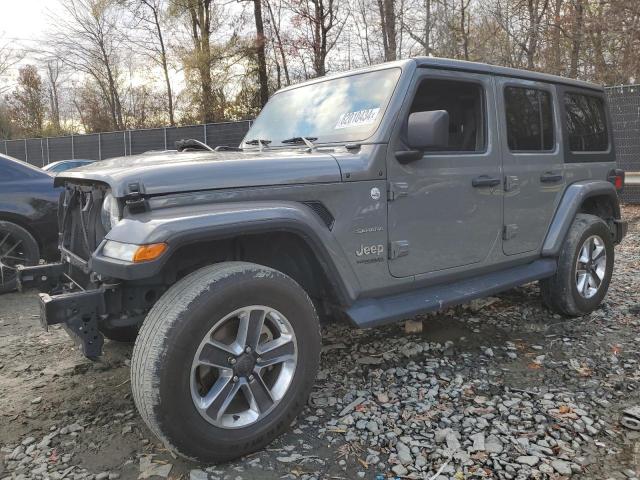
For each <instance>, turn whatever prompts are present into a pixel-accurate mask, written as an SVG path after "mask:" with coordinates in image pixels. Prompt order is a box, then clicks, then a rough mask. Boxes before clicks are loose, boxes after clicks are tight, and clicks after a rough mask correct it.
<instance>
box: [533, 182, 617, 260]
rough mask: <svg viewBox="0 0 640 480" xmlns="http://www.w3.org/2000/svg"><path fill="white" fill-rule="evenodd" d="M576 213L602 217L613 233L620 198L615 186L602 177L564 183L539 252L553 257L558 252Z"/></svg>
mask: <svg viewBox="0 0 640 480" xmlns="http://www.w3.org/2000/svg"><path fill="white" fill-rule="evenodd" d="M578 213H589V214H592V215H596V216H598V217H600V218H602V219H603V220H604V221H605V222H607V225H609V228H610V229H611V232H612V234H613V235H615V228H616V227H615V222H614V221H615V220H619V219H620V202H619V200H618V194H617V192H616V189H615V187H614V186H613V185H612V184H611V183H609V182H607V181H604V180H596V181H581V182H576V183H573V184H571V185H569V186H568V187H567V189H566V190H565V193H564V195H563V197H562V199H561V201H560V204H559V205H558V208H557V209H556V212H555V215H554V217H553V220H552V222H551V225H550V227H549V230H548V232H547V236H546V238H545V241H544V243H543V245H542V255H543V256H546V257H554V256H557V255H558V254H559V253H560V249H561V248H562V244H563V242H564V239H565V238H566V236H567V232H568V231H569V228H570V227H571V223H572V222H573V219H574V218H575V216H576V214H578Z"/></svg>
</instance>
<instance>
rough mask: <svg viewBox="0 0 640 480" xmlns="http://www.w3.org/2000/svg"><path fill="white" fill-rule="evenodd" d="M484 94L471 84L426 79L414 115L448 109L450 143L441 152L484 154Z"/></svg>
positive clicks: (415, 99) (477, 85)
mask: <svg viewBox="0 0 640 480" xmlns="http://www.w3.org/2000/svg"><path fill="white" fill-rule="evenodd" d="M483 105H484V92H483V89H482V86H480V85H479V84H477V83H471V82H458V81H451V80H435V79H430V80H424V81H423V82H422V83H421V84H420V87H419V88H418V91H417V92H416V96H415V98H414V99H413V103H412V104H411V113H414V112H426V111H430V110H446V111H447V112H448V113H449V144H448V146H447V147H445V148H439V149H438V150H439V151H443V150H444V151H447V152H482V151H484V149H485V115H484V108H483Z"/></svg>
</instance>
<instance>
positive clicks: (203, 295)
mask: <svg viewBox="0 0 640 480" xmlns="http://www.w3.org/2000/svg"><path fill="white" fill-rule="evenodd" d="M607 111H608V110H607V107H606V102H605V98H604V94H603V89H602V88H600V87H599V86H596V85H592V84H589V83H584V82H579V81H574V80H568V79H565V78H560V77H554V76H549V75H543V74H539V73H531V72H526V71H520V70H513V69H508V68H500V67H494V66H489V65H483V64H476V63H468V62H459V61H452V60H442V59H432V58H415V59H410V60H406V61H398V62H394V63H387V64H383V65H379V66H376V67H373V68H368V69H364V70H358V71H352V72H346V73H342V74H339V75H335V76H332V77H326V78H318V79H315V80H311V81H309V82H306V83H303V84H300V85H295V86H292V87H288V88H285V89H283V90H281V91H279V92H277V93H276V94H275V95H273V97H272V98H271V100H270V101H269V103H268V104H267V106H266V107H265V108H264V110H263V111H262V113H261V114H260V115H259V117H258V118H257V120H256V121H255V123H254V124H253V126H252V127H251V129H250V131H249V132H248V133H247V135H246V137H245V139H244V140H243V141H242V143H241V145H240V146H239V147H226V148H218V149H216V151H202V150H200V151H193V149H192V148H186V149H184V150H183V151H177V152H160V153H152V154H144V155H139V156H134V157H126V158H116V159H113V160H109V161H103V162H99V163H94V164H92V165H89V166H86V167H83V168H81V169H79V170H75V171H69V172H64V173H63V174H61V175H59V176H58V177H57V178H56V182H57V183H58V184H59V185H64V189H65V193H64V195H63V198H62V199H61V204H60V213H59V216H60V232H61V233H60V243H59V247H60V251H61V261H60V262H59V263H54V264H49V265H42V266H36V267H23V268H21V269H20V271H19V281H20V283H21V285H22V286H23V287H28V286H34V287H37V288H39V289H40V291H42V292H44V293H42V294H41V295H40V303H41V320H42V324H43V325H44V327H45V328H46V327H47V326H48V325H52V324H58V323H60V324H62V325H63V326H64V328H65V329H66V330H67V331H68V332H69V334H70V335H71V337H73V339H74V340H75V341H76V342H77V343H78V345H79V346H80V348H81V349H82V351H83V352H84V354H85V355H87V356H88V357H96V356H98V355H100V354H101V351H102V346H103V337H107V338H110V339H114V340H123V341H133V340H134V339H135V346H134V349H133V358H132V362H131V385H132V389H133V394H134V398H135V403H136V405H137V408H138V410H139V412H140V414H141V415H142V417H143V418H144V420H145V421H146V423H147V424H148V425H149V427H150V428H151V430H153V431H154V432H155V434H156V435H157V436H158V437H159V438H160V439H162V441H164V443H165V444H166V445H167V447H168V448H170V449H171V450H173V451H175V452H177V453H179V454H181V455H183V456H185V457H188V458H191V459H195V460H199V461H206V462H209V461H216V462H217V461H225V460H229V459H232V458H234V457H238V456H241V455H244V454H247V453H249V452H252V451H254V450H256V449H259V448H261V447H264V446H265V445H267V444H268V443H269V442H270V441H272V440H273V439H274V438H275V437H276V436H277V435H280V434H281V433H282V432H283V431H285V430H286V429H287V428H288V426H289V425H290V423H291V422H292V420H293V419H294V418H295V417H296V415H297V414H298V413H299V412H300V411H301V409H302V408H303V405H304V404H305V402H306V399H307V397H308V395H309V393H310V391H311V389H312V386H313V383H314V378H315V375H316V371H317V369H318V363H319V358H320V343H321V339H320V328H319V318H320V317H323V316H325V315H335V314H341V315H343V316H344V317H346V318H347V319H348V320H349V321H350V322H351V323H352V324H353V325H354V326H355V327H359V328H368V327H375V326H378V325H384V324H386V323H389V322H395V321H398V320H402V319H407V318H410V317H412V316H413V315H416V314H418V313H423V312H428V311H434V310H439V309H444V308H447V307H449V306H451V305H456V304H460V303H463V302H467V301H469V300H471V299H474V298H477V297H482V296H485V295H490V294H495V293H497V292H500V291H503V290H507V289H510V288H512V287H515V286H517V285H522V284H525V283H528V282H533V281H539V282H540V287H541V291H542V297H543V300H544V302H545V304H546V305H547V306H548V307H549V308H550V309H552V310H553V311H555V312H558V313H560V314H562V315H565V316H577V315H585V314H588V313H589V312H591V311H592V310H594V309H595V308H597V307H598V305H599V304H600V302H602V300H603V298H604V296H605V294H606V292H607V288H608V286H609V282H610V280H611V274H612V271H613V263H614V245H615V244H617V243H619V242H620V241H621V239H622V238H623V236H624V235H625V233H626V224H625V223H624V222H623V221H622V220H621V218H620V206H619V203H618V195H617V190H619V189H620V188H622V185H623V181H624V174H623V172H621V171H619V170H616V164H615V153H614V145H613V140H612V134H611V128H610V120H609V115H608V113H607ZM193 144H194V142H191V143H187V145H192V146H193ZM189 150H191V151H189Z"/></svg>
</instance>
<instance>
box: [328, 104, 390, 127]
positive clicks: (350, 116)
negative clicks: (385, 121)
mask: <svg viewBox="0 0 640 480" xmlns="http://www.w3.org/2000/svg"><path fill="white" fill-rule="evenodd" d="M378 112H380V108H368V109H367V110H358V111H357V112H348V113H343V114H342V115H340V118H339V119H338V123H337V124H336V127H335V129H336V130H338V129H340V128H349V127H359V126H360V125H370V124H372V123H374V122H375V121H376V118H377V117H378Z"/></svg>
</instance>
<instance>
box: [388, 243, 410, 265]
mask: <svg viewBox="0 0 640 480" xmlns="http://www.w3.org/2000/svg"><path fill="white" fill-rule="evenodd" d="M405 255H409V240H396V241H395V242H391V243H390V244H389V260H393V259H394V258H400V257H404V256H405Z"/></svg>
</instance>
